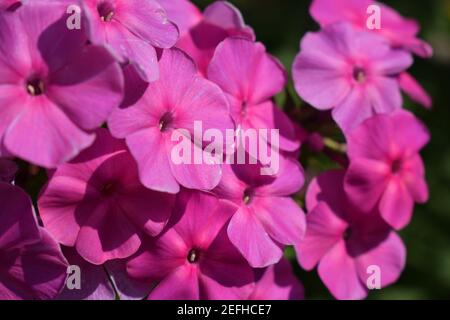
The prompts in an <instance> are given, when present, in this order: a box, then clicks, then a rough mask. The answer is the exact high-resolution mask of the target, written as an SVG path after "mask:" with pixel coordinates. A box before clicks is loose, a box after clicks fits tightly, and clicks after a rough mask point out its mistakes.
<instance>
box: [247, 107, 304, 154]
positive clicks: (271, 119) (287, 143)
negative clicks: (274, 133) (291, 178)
mask: <svg viewBox="0 0 450 320" xmlns="http://www.w3.org/2000/svg"><path fill="white" fill-rule="evenodd" d="M247 117H248V123H249V124H248V126H249V127H251V128H255V129H267V130H268V136H267V138H269V139H267V142H268V143H269V144H270V131H271V129H278V130H279V139H280V141H279V146H275V148H278V147H279V148H280V149H282V150H285V151H295V150H297V149H298V148H299V147H300V141H299V139H298V138H297V135H296V133H295V128H294V125H293V122H292V120H291V119H289V118H288V116H287V115H286V114H285V113H284V112H282V111H281V110H280V109H279V108H278V107H277V106H276V105H275V104H274V103H273V102H272V101H267V102H264V103H261V104H258V105H255V106H252V107H251V108H248V113H247ZM246 129H247V128H246ZM264 138H265V137H264Z"/></svg>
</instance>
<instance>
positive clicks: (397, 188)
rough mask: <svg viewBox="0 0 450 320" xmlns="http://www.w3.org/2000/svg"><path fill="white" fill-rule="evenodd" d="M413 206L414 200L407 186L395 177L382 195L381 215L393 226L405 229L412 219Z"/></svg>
mask: <svg viewBox="0 0 450 320" xmlns="http://www.w3.org/2000/svg"><path fill="white" fill-rule="evenodd" d="M413 207H414V202H413V199H412V197H411V195H410V194H409V192H408V190H407V188H406V186H405V185H404V184H403V182H401V181H400V180H399V179H398V178H397V177H393V178H392V179H391V181H390V182H389V184H388V185H387V188H386V190H385V191H384V194H383V196H382V197H381V201H380V205H379V209H380V212H381V216H382V217H383V219H384V220H385V221H386V222H387V223H388V224H389V225H391V226H392V227H393V228H395V229H397V230H399V229H403V228H404V227H406V226H407V225H408V223H409V222H410V220H411V217H412V213H413Z"/></svg>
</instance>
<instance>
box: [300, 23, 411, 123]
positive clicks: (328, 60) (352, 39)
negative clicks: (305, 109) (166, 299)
mask: <svg viewBox="0 0 450 320" xmlns="http://www.w3.org/2000/svg"><path fill="white" fill-rule="evenodd" d="M412 62H413V60H412V57H411V55H410V54H408V53H407V52H405V51H403V50H395V49H391V48H390V47H389V46H388V45H387V44H386V42H385V40H384V38H383V37H381V36H379V35H377V34H373V33H369V32H364V31H357V30H356V29H354V28H352V26H351V25H349V24H348V23H338V24H334V25H331V26H328V27H326V28H325V29H323V30H322V31H320V32H314V33H308V34H306V36H305V37H304V38H303V40H302V42H301V50H300V53H299V54H298V56H297V57H296V59H295V62H294V66H293V77H294V82H295V88H296V89H297V92H298V93H299V95H300V96H301V97H302V98H303V99H304V100H306V101H307V102H308V103H309V104H311V105H312V106H313V107H315V108H317V109H319V110H329V109H332V115H333V119H334V120H335V121H336V122H337V123H338V124H339V126H340V127H341V128H342V129H343V130H344V131H346V132H348V131H350V130H351V129H353V128H354V127H355V126H357V125H358V124H359V123H361V122H362V121H364V120H365V119H367V118H370V117H371V116H372V115H374V114H380V113H390V112H392V111H394V110H397V109H400V108H401V107H402V96H401V93H400V88H399V83H398V80H397V79H396V78H395V77H396V76H398V75H399V74H400V73H401V72H402V71H404V70H406V69H407V68H408V67H409V66H410V65H411V64H412Z"/></svg>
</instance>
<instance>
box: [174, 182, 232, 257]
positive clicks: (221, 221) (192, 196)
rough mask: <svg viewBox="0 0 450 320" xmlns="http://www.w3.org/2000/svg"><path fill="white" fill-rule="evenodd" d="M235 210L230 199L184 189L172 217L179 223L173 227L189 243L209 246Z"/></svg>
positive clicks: (202, 246) (204, 246)
mask: <svg viewBox="0 0 450 320" xmlns="http://www.w3.org/2000/svg"><path fill="white" fill-rule="evenodd" d="M235 211H236V206H235V205H234V204H232V203H230V202H229V201H225V200H218V199H217V198H216V197H215V196H212V195H211V194H209V193H204V192H198V191H189V190H183V191H182V192H181V193H180V194H179V195H178V202H177V205H176V210H175V213H174V218H173V219H172V221H177V223H176V225H175V226H173V228H174V229H175V230H176V232H177V233H178V234H179V235H180V236H181V237H182V238H183V239H186V241H188V242H189V243H188V245H192V246H200V248H208V247H209V246H210V245H211V243H212V242H213V241H214V239H216V237H217V236H218V234H219V233H220V231H221V230H222V229H223V227H224V225H225V224H226V223H227V222H228V221H229V220H230V218H231V216H232V215H233V214H234V213H235ZM180 217H181V218H180Z"/></svg>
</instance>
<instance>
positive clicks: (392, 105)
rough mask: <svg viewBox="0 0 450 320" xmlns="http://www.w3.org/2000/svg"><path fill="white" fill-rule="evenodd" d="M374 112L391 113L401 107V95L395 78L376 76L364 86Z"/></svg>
mask: <svg viewBox="0 0 450 320" xmlns="http://www.w3.org/2000/svg"><path fill="white" fill-rule="evenodd" d="M366 92H367V95H368V96H369V99H370V103H371V105H372V108H373V112H374V113H378V114H379V113H391V112H393V111H395V110H399V109H401V107H402V102H403V99H402V95H401V93H400V87H399V84H398V81H397V80H396V79H391V78H386V77H377V78H376V79H374V80H373V83H372V84H371V85H368V86H367V88H366Z"/></svg>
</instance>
